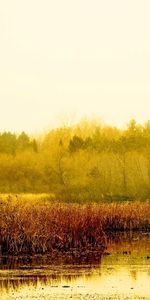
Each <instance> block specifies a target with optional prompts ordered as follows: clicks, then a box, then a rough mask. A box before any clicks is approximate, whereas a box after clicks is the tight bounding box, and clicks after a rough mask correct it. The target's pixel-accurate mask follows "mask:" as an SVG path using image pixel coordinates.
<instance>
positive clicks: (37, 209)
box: [0, 197, 150, 254]
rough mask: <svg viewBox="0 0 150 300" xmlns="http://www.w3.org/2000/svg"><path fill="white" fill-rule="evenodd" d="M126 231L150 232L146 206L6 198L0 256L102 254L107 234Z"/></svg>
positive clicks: (0, 206) (1, 206)
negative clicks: (69, 253)
mask: <svg viewBox="0 0 150 300" xmlns="http://www.w3.org/2000/svg"><path fill="white" fill-rule="evenodd" d="M129 230H130V231H131V230H132V231H138V230H144V231H145V230H146V231H147V230H150V203H140V202H135V203H127V204H121V203H120V204H119V203H118V204H116V203H111V204H108V203H105V204H94V203H93V204H90V205H81V204H66V203H61V204H60V203H52V202H50V201H46V200H45V201H42V200H39V199H38V200H33V201H32V200H30V201H29V200H25V199H23V198H21V197H7V199H2V200H1V204H0V251H1V253H2V254H4V253H12V254H22V253H27V254H35V253H54V252H61V253H67V252H69V251H72V252H73V253H74V252H75V251H76V252H77V253H80V254H81V253H84V251H87V252H88V251H91V250H93V249H97V250H98V251H101V252H102V251H103V250H104V249H105V248H106V240H107V239H106V234H107V232H115V231H129Z"/></svg>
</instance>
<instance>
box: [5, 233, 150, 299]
mask: <svg viewBox="0 0 150 300" xmlns="http://www.w3.org/2000/svg"><path fill="white" fill-rule="evenodd" d="M0 263H1V267H0V299H1V300H26V299H29V300H30V299H35V300H41V299H45V300H49V299H52V300H54V299H62V300H63V299H65V300H67V299H84V300H86V299H95V300H96V299H104V300H105V299H150V233H132V232H130V233H118V234H113V235H112V234H110V236H109V237H108V247H107V250H106V251H105V253H104V254H103V255H100V256H98V254H97V255H96V256H95V254H93V255H92V256H90V258H89V259H85V258H84V259H81V260H80V261H79V260H78V259H76V260H73V259H72V260H66V259H64V258H58V259H57V260H53V259H52V258H50V257H48V256H34V257H30V256H26V257H8V256H3V257H1V258H0Z"/></svg>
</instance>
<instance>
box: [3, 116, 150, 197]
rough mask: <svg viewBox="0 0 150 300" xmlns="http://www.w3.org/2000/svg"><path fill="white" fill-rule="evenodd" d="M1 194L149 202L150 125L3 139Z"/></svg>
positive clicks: (93, 125)
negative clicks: (23, 193) (43, 194)
mask: <svg viewBox="0 0 150 300" xmlns="http://www.w3.org/2000/svg"><path fill="white" fill-rule="evenodd" d="M0 192H1V193H4V192H7V193H10V192H13V193H20V192H27V193H28V192H32V193H41V192H42V193H43V192H44V193H51V194H53V195H54V197H56V198H57V199H60V200H61V199H62V200H63V199H65V200H67V201H86V200H89V201H101V200H105V199H106V200H107V201H108V200H110V201H112V200H115V199H116V200H133V199H137V198H138V199H149V198H150V121H148V122H147V123H146V124H144V125H139V124H137V123H136V121H135V120H131V121H130V123H129V124H128V126H126V128H125V129H122V130H121V129H118V128H114V127H112V126H104V125H101V124H99V123H97V122H88V121H84V122H81V123H80V124H78V125H76V126H72V127H62V128H58V129H55V130H51V131H50V132H49V133H47V134H45V135H44V136H43V137H42V138H41V137H40V138H36V139H35V138H32V137H29V136H28V135H27V134H26V133H22V134H20V135H18V136H17V135H16V134H12V133H6V132H5V133H2V134H0Z"/></svg>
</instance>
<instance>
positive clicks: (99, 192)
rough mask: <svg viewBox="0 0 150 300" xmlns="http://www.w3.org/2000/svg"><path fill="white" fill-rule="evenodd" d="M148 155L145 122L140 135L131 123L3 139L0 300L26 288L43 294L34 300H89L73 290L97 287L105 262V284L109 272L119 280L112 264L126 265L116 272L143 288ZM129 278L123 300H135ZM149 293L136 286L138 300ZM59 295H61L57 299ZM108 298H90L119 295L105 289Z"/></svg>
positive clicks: (147, 259)
mask: <svg viewBox="0 0 150 300" xmlns="http://www.w3.org/2000/svg"><path fill="white" fill-rule="evenodd" d="M149 151H150V123H149V121H147V122H146V123H145V124H144V125H143V126H142V125H139V124H137V123H136V121H135V120H131V121H130V122H129V124H128V126H127V127H126V129H125V130H121V129H117V128H115V127H112V126H104V125H100V124H97V122H96V121H95V122H94V121H93V122H92V123H91V122H88V121H85V120H84V121H82V122H81V123H79V124H77V125H76V126H73V127H61V128H58V129H55V130H51V131H49V132H48V133H47V134H46V135H44V136H42V137H41V136H40V137H39V138H35V137H34V138H33V137H32V136H29V135H27V134H26V133H25V132H23V133H21V134H20V135H17V134H12V133H11V132H4V133H1V135H0V184H1V185H0V191H1V202H0V207H1V209H0V242H1V244H0V253H1V264H2V270H1V271H0V283H1V288H2V295H3V294H4V296H3V298H4V299H5V297H6V295H7V293H6V291H9V293H8V295H7V297H8V299H22V297H25V296H23V295H24V290H25V289H26V286H27V285H29V286H30V288H31V287H32V285H33V286H34V289H33V291H32V289H31V294H30V296H31V297H36V298H38V297H39V296H38V293H41V291H42V289H44V291H45V293H46V294H43V295H41V296H40V298H38V299H51V298H52V297H53V298H52V299H55V298H56V299H57V297H59V298H60V299H61V297H62V299H63V297H64V298H66V297H67V296H68V297H70V294H71V295H74V299H78V296H79V295H80V293H81V294H83V295H84V294H85V295H84V298H85V299H89V297H90V296H89V295H90V293H91V292H90V291H88V289H87V290H86V288H84V284H85V283H84V284H83V285H81V286H80V284H78V286H79V288H78V289H77V291H74V289H75V288H74V285H75V286H76V284H77V283H76V281H77V282H78V281H79V282H80V280H81V279H82V280H83V276H84V273H85V276H86V273H87V276H89V277H91V278H89V280H90V283H89V284H91V285H93V284H94V285H95V281H94V282H92V280H98V279H97V278H98V276H100V275H99V273H98V272H99V268H101V264H102V262H103V260H104V261H106V265H105V268H106V269H105V270H104V274H103V273H102V274H103V275H104V278H105V277H106V278H105V281H107V280H109V276H110V274H111V273H112V272H110V274H109V270H112V271H113V272H121V270H118V269H117V268H118V265H117V264H116V261H117V260H118V261H119V265H121V264H123V266H124V264H126V265H125V266H126V270H124V271H123V272H129V274H130V275H129V274H128V276H127V279H126V280H128V281H129V282H130V280H131V278H130V277H132V276H133V275H132V273H133V274H134V273H135V274H136V273H139V274H141V282H140V281H139V284H140V285H142V284H143V282H142V280H143V277H142V276H143V272H144V274H145V276H147V278H146V280H147V281H149V280H150V272H149V267H150V252H149V247H150V235H149V232H150V188H149V187H150V158H149ZM139 245H140V246H139ZM140 247H141V248H140ZM137 251H138V252H137ZM117 256H118V258H117ZM107 257H110V262H109V260H108V261H107V260H106V258H107ZM109 264H110V265H109ZM130 264H132V269H133V270H132V269H131V270H130V268H131V267H129V266H130ZM67 266H68V269H67ZM135 267H136V269H135ZM59 268H60V272H61V273H62V276H61V278H60V274H59ZM141 268H142V270H141ZM55 269H56V270H55ZM106 271H107V272H108V274H107V272H106ZM53 272H54V274H55V273H56V274H55V275H54V274H53ZM93 272H95V273H94V274H93ZM105 272H106V273H105ZM80 273H81V274H80ZM119 274H120V273H119ZM53 276H54V278H53ZM74 276H75V279H74ZM118 276H120V275H118V274H117V275H116V282H117V280H118ZM134 276H135V280H134V283H132V284H131V283H129V284H131V285H132V286H131V287H130V290H128V289H127V291H123V292H124V295H122V296H121V297H122V299H127V298H126V297H128V295H130V297H131V299H132V297H133V295H134V297H136V298H135V299H141V298H139V297H140V296H139V291H138V287H137V286H136V284H137V282H136V281H137V279H136V278H137V276H139V275H134ZM65 277H67V284H66V279H65ZM78 277H79V278H78ZM80 277H81V279H80ZM94 278H96V279H94ZM33 279H34V280H33ZM87 280H88V279H87V278H86V279H84V280H83V282H84V281H86V284H87ZM103 280H104V279H103ZM62 282H63V283H62ZM110 282H111V281H110ZM100 283H101V281H100ZM119 284H120V283H119ZM43 285H44V287H43ZM35 287H36V289H37V290H36V289H35ZM56 287H57V289H56ZM81 287H82V288H81ZM18 288H19V289H20V288H21V289H22V293H23V294H22V295H21V294H20V290H18ZM47 288H50V290H49V291H48V290H46V289H47ZM72 289H73V291H72ZM111 289H112V290H111ZM147 289H148V286H146V285H145V283H144V287H142V288H141V297H144V298H142V299H148V297H149V291H148V290H147ZM57 290H59V293H60V290H62V291H61V293H62V294H61V296H60V294H59V293H58V292H57ZM66 290H67V294H66ZM70 290H71V291H70ZM81 290H83V291H82V292H81ZM84 290H85V291H86V293H85V291H84ZM68 291H69V292H68ZM110 291H111V292H110V294H109V293H108V291H107V294H106V291H104V290H103V289H102V288H101V289H100V290H99V289H98V287H97V286H96V287H94V289H93V291H92V294H93V296H92V297H94V299H99V293H100V295H101V297H112V299H113V297H117V296H118V295H120V293H121V292H122V290H121V291H120V289H118V287H117V288H115V287H114V291H113V288H112V287H111V286H110ZM32 292H33V295H32ZM127 292H128V294H127V295H126V293H127ZM133 292H134V293H133ZM34 293H35V296H34ZM36 293H37V295H36ZM49 293H50V295H51V296H50V295H49ZM13 295H14V296H13ZM83 295H82V297H83ZM14 297H15V298H14ZM26 297H27V296H26ZM28 297H29V295H28ZM42 297H43V298H42ZM123 297H124V298H123ZM80 298H81V296H80ZM6 299H7V298H6ZM24 299H26V298H24ZM68 299H69V298H68ZM81 299H82V298H81ZM104 299H105V298H104ZM106 299H109V298H106Z"/></svg>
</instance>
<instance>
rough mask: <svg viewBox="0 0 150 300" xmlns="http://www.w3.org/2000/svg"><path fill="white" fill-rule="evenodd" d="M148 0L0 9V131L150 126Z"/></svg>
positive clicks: (30, 1) (17, 2)
mask: <svg viewBox="0 0 150 300" xmlns="http://www.w3.org/2000/svg"><path fill="white" fill-rule="evenodd" d="M149 12H150V2H149V0H144V1H141V0H140V1H139V0H126V1H123V0H114V1H112V0H106V1H101V0H93V1H88V0H76V1H73V0H63V1H62V0H55V1H51V0H44V1H39V0H26V1H22V0H13V1H12V0H5V1H1V2H0V130H1V131H3V130H11V131H22V130H25V131H27V132H33V131H39V130H42V129H45V128H48V127H49V126H57V125H59V124H60V122H61V119H62V116H67V118H68V116H69V118H70V121H71V122H75V121H78V120H79V119H80V118H82V117H84V116H88V117H91V116H93V115H98V116H100V118H102V119H103V120H104V121H105V122H106V123H109V124H113V125H115V126H122V125H124V124H125V123H127V122H128V121H129V120H130V119H131V118H136V120H137V121H138V122H140V123H143V122H145V121H146V120H147V119H150V18H149Z"/></svg>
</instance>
